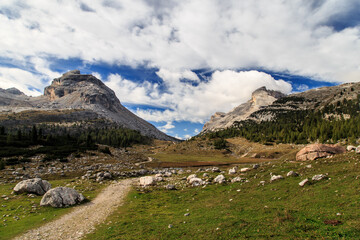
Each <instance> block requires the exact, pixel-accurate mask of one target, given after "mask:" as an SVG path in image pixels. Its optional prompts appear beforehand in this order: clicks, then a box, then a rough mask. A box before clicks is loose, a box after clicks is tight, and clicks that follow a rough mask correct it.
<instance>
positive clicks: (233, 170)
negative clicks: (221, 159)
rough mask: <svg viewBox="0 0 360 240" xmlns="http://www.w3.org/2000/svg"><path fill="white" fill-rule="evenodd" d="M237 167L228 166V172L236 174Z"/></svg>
mask: <svg viewBox="0 0 360 240" xmlns="http://www.w3.org/2000/svg"><path fill="white" fill-rule="evenodd" d="M236 171H237V167H233V168H230V170H229V174H236Z"/></svg>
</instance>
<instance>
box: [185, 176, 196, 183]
mask: <svg viewBox="0 0 360 240" xmlns="http://www.w3.org/2000/svg"><path fill="white" fill-rule="evenodd" d="M196 177H197V176H196V174H191V175H189V176H188V177H187V178H186V181H188V182H190V180H191V179H192V178H196Z"/></svg>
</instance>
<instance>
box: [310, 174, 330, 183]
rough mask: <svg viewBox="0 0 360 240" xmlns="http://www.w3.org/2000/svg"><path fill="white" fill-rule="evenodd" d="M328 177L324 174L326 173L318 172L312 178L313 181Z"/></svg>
mask: <svg viewBox="0 0 360 240" xmlns="http://www.w3.org/2000/svg"><path fill="white" fill-rule="evenodd" d="M326 178H327V176H326V175H324V174H318V175H314V176H313V177H312V179H311V180H313V181H320V180H322V179H326Z"/></svg>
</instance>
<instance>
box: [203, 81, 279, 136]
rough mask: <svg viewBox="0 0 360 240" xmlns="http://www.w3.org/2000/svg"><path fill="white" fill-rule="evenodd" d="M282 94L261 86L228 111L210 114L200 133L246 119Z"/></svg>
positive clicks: (229, 125)
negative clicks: (245, 100)
mask: <svg viewBox="0 0 360 240" xmlns="http://www.w3.org/2000/svg"><path fill="white" fill-rule="evenodd" d="M284 96H285V95H284V94H283V93H281V92H278V91H272V90H267V89H266V88H265V87H261V88H259V89H257V90H255V91H254V92H253V93H252V97H251V99H250V100H249V101H247V102H246V103H243V104H241V105H239V106H238V107H236V108H234V109H233V110H231V111H230V112H228V113H222V112H217V113H215V114H214V115H213V116H211V119H210V121H209V122H207V123H205V125H204V127H203V130H202V133H206V132H209V131H216V130H220V129H224V128H228V127H231V126H232V125H233V123H234V122H235V121H241V120H245V119H247V118H248V117H249V116H250V115H251V114H252V113H254V112H256V111H258V110H260V109H262V108H263V107H265V106H268V105H270V104H272V103H273V102H274V101H276V100H277V99H279V98H281V97H284Z"/></svg>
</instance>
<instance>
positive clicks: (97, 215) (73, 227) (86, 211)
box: [15, 179, 138, 240]
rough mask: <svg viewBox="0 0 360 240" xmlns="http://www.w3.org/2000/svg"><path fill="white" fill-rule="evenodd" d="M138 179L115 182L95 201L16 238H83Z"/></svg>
mask: <svg viewBox="0 0 360 240" xmlns="http://www.w3.org/2000/svg"><path fill="white" fill-rule="evenodd" d="M136 180H138V179H125V180H121V181H119V182H117V183H113V184H111V185H110V186H108V187H106V188H105V189H104V190H103V191H102V192H101V193H99V195H98V196H97V197H96V198H95V199H94V200H93V201H91V202H89V203H86V204H84V205H80V206H78V207H76V208H74V210H73V211H71V212H70V213H68V214H66V215H64V216H62V217H61V218H59V219H57V220H54V221H52V222H49V223H47V224H45V225H43V226H41V227H39V228H36V229H33V230H30V231H28V232H26V233H25V234H23V235H21V236H19V237H16V238H15V239H29V240H30V239H31V240H33V239H81V238H82V237H83V236H85V235H86V234H88V233H91V232H92V231H94V229H95V226H96V225H98V224H100V223H102V222H104V221H105V220H106V218H107V217H108V216H109V215H110V214H111V213H112V212H113V211H114V210H116V208H117V207H119V206H120V205H121V204H122V203H123V201H124V198H125V197H126V195H127V194H128V192H129V191H130V189H131V186H132V185H133V184H134V183H135V181H136Z"/></svg>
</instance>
